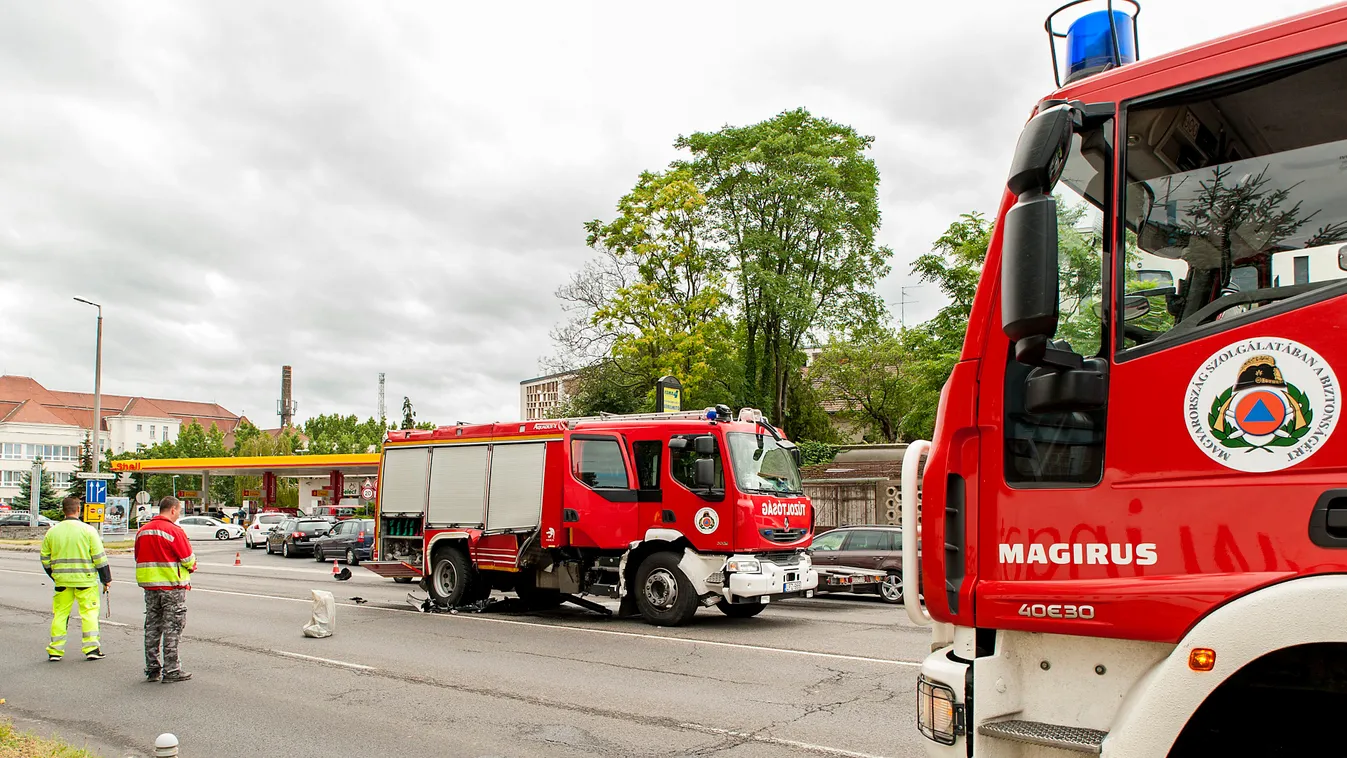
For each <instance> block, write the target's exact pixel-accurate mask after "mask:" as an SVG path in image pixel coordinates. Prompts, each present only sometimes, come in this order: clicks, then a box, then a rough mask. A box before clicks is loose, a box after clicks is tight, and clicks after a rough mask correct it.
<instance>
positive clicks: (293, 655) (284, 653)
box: [267, 648, 376, 671]
mask: <svg viewBox="0 0 1347 758" xmlns="http://www.w3.org/2000/svg"><path fill="white" fill-rule="evenodd" d="M267 650H268V651H269V652H272V653H275V654H276V655H281V656H284V657H286V658H298V659H299V660H301V661H314V662H316V663H326V664H328V665H330V666H341V667H342V668H348V669H355V670H357V671H375V670H376V669H375V668H374V667H373V666H362V665H361V664H359V663H347V662H346V661H334V660H332V659H331V658H319V657H318V656H316V655H304V654H303V653H291V652H287V651H285V650H275V649H273V648H267Z"/></svg>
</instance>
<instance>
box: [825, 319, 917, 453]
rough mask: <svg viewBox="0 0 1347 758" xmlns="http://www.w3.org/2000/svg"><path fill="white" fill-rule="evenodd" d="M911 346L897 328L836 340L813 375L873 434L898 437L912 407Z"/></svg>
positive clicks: (889, 438)
mask: <svg viewBox="0 0 1347 758" xmlns="http://www.w3.org/2000/svg"><path fill="white" fill-rule="evenodd" d="M906 356H907V347H906V346H905V345H904V344H903V341H902V339H901V338H900V337H899V335H898V334H897V333H895V332H892V331H889V330H879V331H875V332H870V333H865V334H861V335H857V336H856V337H853V338H852V339H848V340H841V341H833V342H831V343H829V344H828V346H827V347H826V348H824V350H823V352H822V353H820V354H819V356H818V357H817V358H816V359H815V360H814V363H813V366H812V367H811V370H810V375H811V376H812V377H815V378H816V379H817V380H818V381H819V383H820V384H821V385H822V387H823V389H824V392H825V393H827V394H828V395H829V396H831V397H836V398H838V399H840V400H841V401H842V402H843V403H844V404H845V410H844V411H842V413H843V415H844V417H846V418H847V419H848V420H850V421H853V422H855V423H857V424H860V425H862V426H864V427H866V428H868V429H869V430H871V434H869V435H867V437H869V438H870V439H874V440H877V441H881V442H898V441H899V440H900V439H903V433H902V427H903V421H904V419H905V418H906V417H907V415H908V414H909V413H910V412H911V411H912V399H911V393H910V392H909V388H910V386H911V385H912V381H911V379H910V378H909V377H908V376H907V375H906V373H905V371H904V369H905V368H906V366H905V364H906Z"/></svg>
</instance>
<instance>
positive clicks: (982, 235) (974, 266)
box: [899, 212, 992, 439]
mask: <svg viewBox="0 0 1347 758" xmlns="http://www.w3.org/2000/svg"><path fill="white" fill-rule="evenodd" d="M991 235H992V225H991V222H989V221H988V220H987V219H986V217H984V216H983V215H982V214H981V213H976V212H974V213H965V214H963V215H961V216H959V219H958V220H957V221H955V222H954V223H952V224H950V225H949V227H948V228H947V229H946V230H945V233H944V234H942V235H941V236H940V238H939V239H937V240H936V241H935V244H934V245H933V246H932V247H933V249H932V251H931V252H929V253H926V254H925V255H921V256H919V257H918V258H917V259H916V260H915V261H913V263H912V273H913V274H915V275H916V276H917V278H918V280H919V281H921V282H922V283H933V284H935V285H936V286H937V287H938V288H939V289H940V291H941V292H942V293H943V294H944V295H945V297H947V298H949V304H948V305H946V306H945V307H944V308H941V309H940V311H939V312H938V313H936V315H935V316H934V317H933V318H931V319H930V320H929V321H927V322H926V323H924V324H921V325H920V326H916V327H913V328H910V329H903V330H901V331H900V332H899V341H900V342H901V344H902V346H903V355H904V361H903V375H904V377H905V378H906V380H907V392H908V408H909V410H908V412H907V413H906V414H905V415H904V416H903V420H902V422H901V423H900V424H899V435H900V436H901V438H903V439H930V438H931V435H932V434H934V432H935V414H936V408H937V406H938V405H939V403H940V389H941V388H942V387H944V385H945V381H946V380H948V379H949V375H950V373H951V372H952V371H953V370H954V364H955V363H957V362H958V361H959V354H960V353H961V352H962V350H963V340H964V333H965V331H966V330H967V329H968V319H969V316H970V314H971V313H972V311H973V299H974V297H975V296H976V294H977V286H978V280H979V279H981V277H982V264H983V262H984V261H986V259H987V247H988V246H989V245H990V244H991Z"/></svg>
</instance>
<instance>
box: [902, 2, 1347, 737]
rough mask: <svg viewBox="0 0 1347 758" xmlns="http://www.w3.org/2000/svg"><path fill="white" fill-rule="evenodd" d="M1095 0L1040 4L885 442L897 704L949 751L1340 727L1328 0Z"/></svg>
mask: <svg viewBox="0 0 1347 758" xmlns="http://www.w3.org/2000/svg"><path fill="white" fill-rule="evenodd" d="M1098 5H1102V3H1097V4H1096V6H1098ZM1114 5H1118V6H1120V7H1124V8H1125V7H1126V6H1124V5H1123V3H1121V2H1118V3H1109V4H1108V7H1107V9H1105V10H1099V11H1097V12H1092V13H1088V14H1085V15H1083V16H1081V17H1080V18H1079V19H1078V20H1077V21H1076V22H1075V23H1073V24H1072V25H1071V28H1070V31H1069V32H1067V33H1065V34H1059V33H1058V32H1056V31H1055V29H1054V26H1053V20H1052V18H1051V17H1050V19H1049V23H1048V29H1049V32H1050V34H1052V35H1054V36H1053V39H1054V40H1056V39H1057V38H1059V37H1065V38H1066V47H1067V65H1066V67H1065V71H1064V72H1063V74H1064V77H1063V78H1064V81H1062V82H1061V86H1060V88H1059V89H1058V90H1057V91H1056V92H1054V93H1052V94H1051V95H1049V96H1048V97H1046V98H1045V99H1043V100H1042V101H1041V102H1040V103H1039V104H1038V108H1037V112H1036V114H1035V115H1034V116H1033V118H1032V119H1031V120H1030V121H1029V122H1028V124H1027V125H1026V126H1025V128H1024V131H1023V133H1022V134H1021V137H1020V140H1019V145H1018V147H1017V149H1016V153H1015V156H1014V160H1013V163H1012V167H1011V171H1010V176H1009V180H1008V182H1007V191H1006V193H1005V195H1004V198H1003V201H1002V203H1001V207H1000V211H999V213H998V216H997V221H996V224H995V232H994V234H993V237H992V240H991V244H990V248H989V252H988V256H987V259H986V263H985V267H984V270H983V273H982V279H981V282H980V284H979V287H978V290H977V295H976V299H975V303H974V305H973V310H972V315H971V318H970V321H969V325H968V331H967V335H966V339H965V343H964V346H963V352H962V355H961V358H960V361H959V362H958V364H957V365H956V366H955V368H954V370H953V374H952V375H951V377H950V379H949V381H948V383H947V384H946V385H945V387H944V390H943V393H942V395H941V399H940V406H939V412H938V420H937V424H936V430H935V435H934V437H933V440H932V441H931V442H930V443H924V442H923V443H915V444H914V445H913V447H912V448H910V449H909V454H908V457H907V459H906V460H905V462H904V464H905V466H904V467H905V470H904V476H903V511H904V512H903V517H904V523H909V520H913V521H915V519H916V517H917V512H916V494H915V493H916V484H917V478H918V475H919V471H918V466H919V463H918V460H919V457H920V454H921V451H923V450H927V451H928V454H929V457H928V459H927V462H926V465H925V473H924V479H923V480H922V481H923V501H924V508H923V523H922V534H921V538H920V539H921V540H922V542H923V547H924V549H923V550H922V551H921V558H920V560H921V562H922V565H921V576H922V580H923V583H924V586H925V588H926V589H925V599H926V603H927V606H926V611H923V610H922V609H921V606H920V605H918V604H917V603H916V602H915V601H916V595H915V593H916V589H915V587H916V585H915V583H914V582H907V583H906V589H907V592H908V598H907V600H908V602H907V610H908V613H909V614H910V615H911V616H912V618H913V620H914V621H915V622H916V623H921V624H932V625H933V634H934V639H933V648H932V649H933V651H934V652H932V653H931V655H930V656H929V657H928V658H927V659H926V661H925V662H924V664H923V666H922V670H921V674H920V676H919V678H918V681H917V691H918V714H917V721H918V728H919V730H920V732H921V734H922V735H923V736H924V737H925V738H926V739H925V740H924V744H925V747H926V752H927V754H928V755H931V756H949V757H951V758H952V757H953V756H960V758H964V757H965V756H977V757H978V758H987V757H988V756H991V757H1001V756H1018V757H1024V756H1060V755H1067V754H1070V753H1073V752H1075V753H1087V754H1102V755H1105V756H1121V757H1123V758H1139V757H1141V756H1163V755H1171V756H1206V755H1291V754H1295V755H1302V754H1303V755H1325V754H1334V755H1337V754H1342V753H1343V751H1344V748H1343V746H1342V744H1341V737H1340V736H1339V735H1337V734H1336V733H1334V732H1333V731H1332V729H1331V723H1333V722H1334V721H1335V719H1336V718H1337V717H1339V714H1340V713H1341V708H1342V706H1343V705H1344V704H1345V703H1347V437H1344V434H1343V433H1342V432H1336V433H1335V429H1336V426H1337V423H1338V419H1339V417H1340V416H1341V415H1342V384H1341V377H1342V375H1343V374H1342V372H1343V371H1344V370H1347V280H1344V279H1343V278H1342V277H1341V275H1339V273H1338V272H1337V263H1338V260H1337V255H1338V251H1339V250H1340V249H1341V247H1342V243H1344V242H1347V5H1337V6H1334V7H1331V8H1326V9H1324V10H1321V11H1316V12H1313V13H1307V14H1304V15H1301V16H1297V17H1294V18H1290V19H1286V20H1284V21H1280V22H1277V23H1273V24H1269V25H1267V26H1264V27H1261V28H1257V29H1253V30H1250V31H1247V32H1243V33H1240V34H1235V35H1231V36H1228V37H1225V38H1222V39H1219V40H1216V41H1213V42H1210V43H1206V44H1202V45H1198V46H1196V47H1192V48H1189V49H1186V50H1181V51H1178V52H1175V53H1171V54H1168V55H1164V56H1162V57H1157V58H1154V59H1151V60H1146V61H1141V62H1134V59H1135V50H1136V23H1135V15H1131V16H1129V15H1128V14H1127V13H1125V12H1123V10H1117V9H1115V8H1114ZM1076 6H1078V4H1077V3H1071V4H1069V5H1068V6H1065V7H1064V8H1063V9H1062V10H1064V9H1065V8H1066V7H1076ZM1078 9H1079V8H1077V10H1078ZM1059 12H1060V10H1059ZM1054 63H1055V61H1054ZM1329 251H1331V252H1329ZM1297 258H1304V259H1305V263H1304V264H1299V265H1301V267H1302V273H1301V274H1299V275H1296V274H1295V272H1294V271H1292V272H1291V275H1287V274H1286V273H1283V272H1282V271H1280V270H1279V269H1280V268H1281V261H1283V260H1285V261H1286V262H1287V263H1288V264H1291V267H1292V268H1294V266H1295V265H1297V264H1295V263H1294V261H1295V260H1296V259H1297ZM1143 259H1145V260H1146V261H1149V262H1148V263H1139V262H1140V261H1142V260H1143ZM1320 259H1323V261H1322V266H1320V265H1318V264H1316V265H1315V266H1311V265H1309V264H1310V262H1313V261H1319V260H1320ZM1329 261H1331V265H1330V263H1329ZM1158 264H1162V265H1158ZM1321 270H1322V271H1323V272H1324V273H1322V274H1316V271H1321ZM1157 271H1158V272H1159V273H1156V272H1157ZM1143 272H1149V274H1148V275H1145V276H1143V275H1142V273H1143ZM1165 272H1168V273H1165ZM909 464H910V465H909ZM904 535H905V542H909V543H911V544H906V545H905V546H904V556H905V558H906V559H907V560H908V561H909V570H910V571H916V570H917V566H916V561H917V560H918V559H917V550H916V547H917V546H916V539H917V537H916V536H915V530H905V532H904ZM909 535H910V536H909Z"/></svg>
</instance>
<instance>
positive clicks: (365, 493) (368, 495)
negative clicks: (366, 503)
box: [360, 484, 374, 500]
mask: <svg viewBox="0 0 1347 758" xmlns="http://www.w3.org/2000/svg"><path fill="white" fill-rule="evenodd" d="M360 499H361V500H373V499H374V488H373V487H371V486H369V485H368V484H366V485H365V486H364V487H361V488H360Z"/></svg>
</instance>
